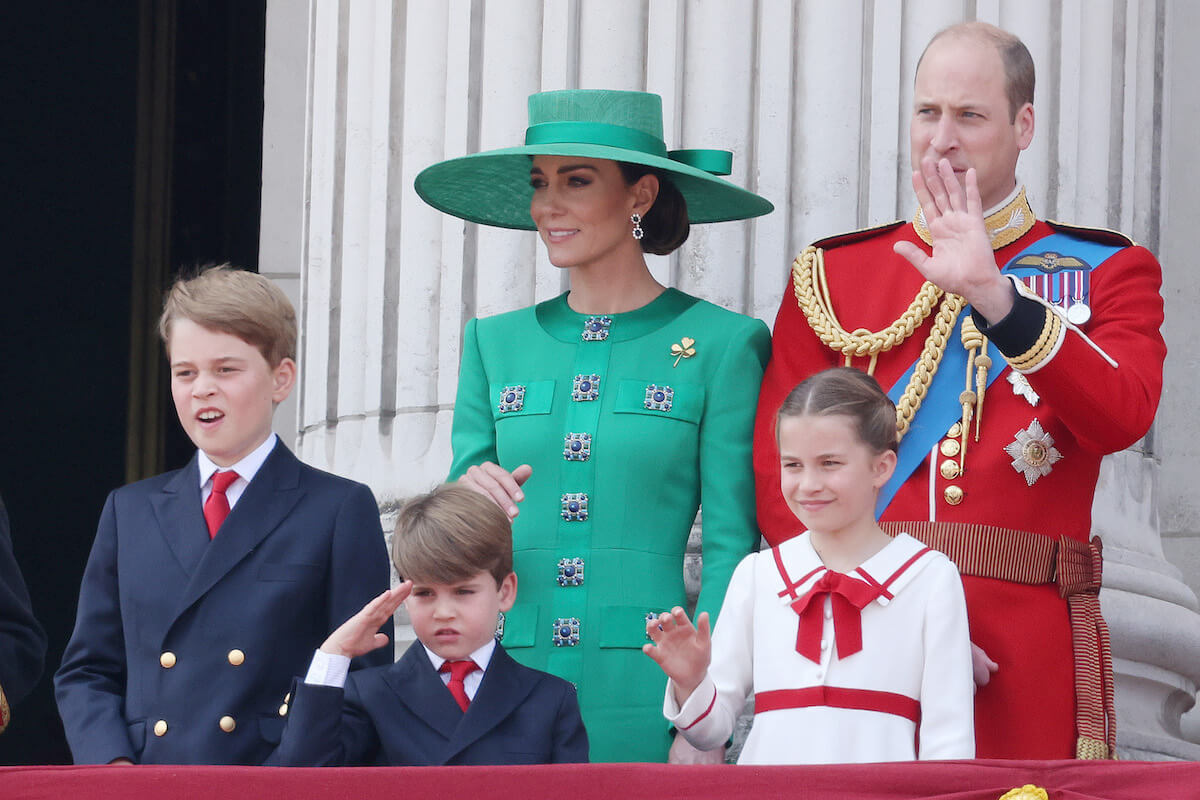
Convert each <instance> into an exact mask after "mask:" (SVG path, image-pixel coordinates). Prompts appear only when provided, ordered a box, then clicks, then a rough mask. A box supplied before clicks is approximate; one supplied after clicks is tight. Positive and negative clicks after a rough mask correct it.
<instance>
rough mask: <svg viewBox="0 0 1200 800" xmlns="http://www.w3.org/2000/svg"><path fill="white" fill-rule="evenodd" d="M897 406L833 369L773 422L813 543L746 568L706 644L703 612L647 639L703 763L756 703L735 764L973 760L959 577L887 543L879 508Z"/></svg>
mask: <svg viewBox="0 0 1200 800" xmlns="http://www.w3.org/2000/svg"><path fill="white" fill-rule="evenodd" d="M895 414H896V412H895V406H894V405H893V404H892V401H891V400H889V399H888V397H887V395H885V394H884V393H883V391H882V390H881V389H880V388H879V384H877V383H876V382H875V380H874V379H873V378H871V377H869V376H867V375H865V374H864V373H862V372H859V371H858V370H855V369H851V368H847V367H840V368H836V369H830V370H825V371H824V372H820V373H817V374H816V375H813V376H811V377H809V378H808V379H807V380H805V381H804V382H803V383H801V384H800V385H799V386H797V387H796V388H795V389H793V390H792V392H791V394H789V395H788V397H787V399H786V400H785V401H784V403H783V407H782V408H781V409H780V411H779V417H778V420H777V439H778V442H779V450H780V466H781V473H782V478H781V481H780V483H781V487H780V488H781V489H782V491H783V495H784V498H785V499H786V501H787V503H788V506H789V507H790V508H791V510H792V512H793V513H794V514H795V515H796V517H797V518H798V519H799V520H800V522H802V523H803V524H804V527H805V528H806V529H807V532H806V533H805V534H802V535H800V536H796V537H795V538H792V539H789V540H787V541H786V542H784V543H783V544H781V545H780V546H779V547H776V548H773V549H771V550H764V551H762V552H759V553H753V554H751V555H749V556H747V557H746V558H745V559H744V560H743V561H742V562H741V564H739V565H738V568H737V570H736V571H735V572H734V574H733V578H732V580H731V581H730V583H729V589H728V590H727V592H726V595H725V602H724V604H723V605H722V607H721V616H720V624H719V625H717V627H716V630H715V632H714V633H713V635H712V637H711V639H710V636H709V621H708V615H707V614H706V613H701V614H700V616H699V617H698V618H697V620H696V624H695V625H693V624H692V622H691V620H689V619H688V616H687V614H686V613H685V612H684V610H683V609H682V608H678V607H676V608H675V609H673V610H672V611H671V612H670V613H664V614H662V615H661V616H660V617H659V618H658V619H657V620H654V621H652V622H650V623H649V624H648V625H647V629H646V632H647V634H648V635H649V637H650V639H651V640H652V644H647V645H646V646H645V648H644V650H645V652H646V654H647V655H649V656H650V657H651V658H652V659H654V661H655V662H657V663H658V665H659V666H660V667H661V668H662V669H663V671H664V672H665V673H666V674H667V676H668V677H669V678H670V681H669V682H668V684H667V691H666V699H665V701H664V705H663V713H664V715H665V716H666V717H667V719H668V720H669V721H670V722H672V723H673V724H674V725H675V727H676V729H677V730H678V731H679V732H680V733H681V734H682V735H683V736H685V737H686V738H687V740H688V741H689V742H691V743H692V744H693V745H695V746H696V747H698V748H700V749H711V748H715V747H719V746H720V745H723V744H724V743H725V742H726V740H727V739H728V738H729V736H730V734H731V732H732V731H733V725H734V722H735V721H736V719H737V716H738V714H739V713H740V712H741V711H742V709H743V707H744V706H745V702H746V698H747V697H748V696H750V694H751V693H753V695H754V706H755V708H754V711H755V717H754V725H753V727H752V729H751V731H750V735H749V737H748V738H747V740H746V743H745V746H744V747H743V749H742V753H741V756H740V758H739V759H738V763H741V764H812V763H837V762H843V763H844V762H869V761H908V760H913V759H918V758H919V759H950V758H973V757H974V755H975V737H974V724H973V718H972V716H973V714H972V706H973V702H972V695H973V692H974V682H973V679H972V673H971V651H970V636H969V634H968V630H967V611H966V604H965V601H964V599H963V590H962V583H961V581H960V580H959V576H958V571H957V569H956V568H955V566H954V564H953V563H951V561H950V560H949V559H948V558H946V557H945V556H944V555H942V554H941V553H939V552H937V551H935V550H930V549H929V548H927V547H925V546H924V545H923V544H921V543H920V542H918V541H917V540H916V539H913V538H912V537H910V536H908V535H907V534H903V533H902V534H899V535H898V536H896V537H895V538H892V537H890V536H888V535H887V534H886V533H884V531H883V530H881V529H880V527H879V525H878V524H877V523H876V521H875V499H876V497H877V495H878V493H879V490H880V488H881V487H882V486H883V485H884V484H885V483H887V481H888V479H889V478H890V477H891V475H892V472H893V470H894V469H895V466H896V416H895Z"/></svg>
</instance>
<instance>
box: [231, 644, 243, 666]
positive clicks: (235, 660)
mask: <svg viewBox="0 0 1200 800" xmlns="http://www.w3.org/2000/svg"><path fill="white" fill-rule="evenodd" d="M228 658H229V663H230V664H233V665H234V666H235V667H240V666H241V665H242V663H243V662H244V661H245V660H246V654H245V653H243V652H242V651H241V650H238V649H237V648H234V649H233V650H230V651H229V656H228Z"/></svg>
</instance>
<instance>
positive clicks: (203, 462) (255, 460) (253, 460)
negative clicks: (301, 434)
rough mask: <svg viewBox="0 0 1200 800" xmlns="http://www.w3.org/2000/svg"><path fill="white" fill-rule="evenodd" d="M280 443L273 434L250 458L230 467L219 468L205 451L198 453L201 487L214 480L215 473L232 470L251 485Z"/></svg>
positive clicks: (197, 464) (247, 457)
mask: <svg viewBox="0 0 1200 800" xmlns="http://www.w3.org/2000/svg"><path fill="white" fill-rule="evenodd" d="M278 441H279V437H278V436H276V435H275V434H274V433H272V434H271V435H270V436H268V437H267V438H266V439H265V440H264V441H263V443H262V444H260V445H259V446H258V447H256V448H254V449H253V450H252V451H251V452H250V454H249V455H248V456H246V457H245V458H243V459H242V460H241V461H239V462H237V463H236V464H234V465H233V466H230V467H218V466H217V465H216V464H214V463H213V462H212V459H211V458H209V457H208V455H207V454H206V453H205V452H204V451H203V450H199V451H197V452H196V466H198V467H199V468H200V486H201V488H203V487H204V486H205V485H206V484H207V483H208V482H209V480H210V479H211V478H212V476H213V473H214V472H216V471H217V470H219V469H231V470H233V471H234V472H236V473H237V474H238V477H239V478H241V479H242V480H244V481H246V483H249V482H250V481H252V480H254V476H255V475H256V474H258V471H259V470H260V469H262V465H263V463H264V462H266V460H267V456H269V455H271V451H272V450H274V449H275V443H276V442H278Z"/></svg>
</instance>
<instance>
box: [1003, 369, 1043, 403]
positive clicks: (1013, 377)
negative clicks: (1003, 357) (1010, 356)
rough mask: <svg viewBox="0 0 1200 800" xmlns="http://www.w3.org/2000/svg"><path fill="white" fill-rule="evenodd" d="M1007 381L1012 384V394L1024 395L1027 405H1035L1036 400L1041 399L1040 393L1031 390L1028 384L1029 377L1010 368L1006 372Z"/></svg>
mask: <svg viewBox="0 0 1200 800" xmlns="http://www.w3.org/2000/svg"><path fill="white" fill-rule="evenodd" d="M1008 382H1009V383H1010V384H1012V390H1013V394H1015V395H1018V396H1020V397H1024V398H1025V399H1026V400H1028V401H1029V405H1031V406H1036V405H1037V404H1038V401H1039V400H1041V399H1042V397H1041V395H1039V394H1038V393H1037V392H1035V391H1034V390H1033V387H1032V386H1030V385H1029V378H1026V377H1025V376H1024V375H1022V374H1021V373H1019V372H1017V371H1015V370H1010V371H1009V373H1008Z"/></svg>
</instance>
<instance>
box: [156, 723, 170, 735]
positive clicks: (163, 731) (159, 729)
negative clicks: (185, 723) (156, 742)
mask: <svg viewBox="0 0 1200 800" xmlns="http://www.w3.org/2000/svg"><path fill="white" fill-rule="evenodd" d="M154 735H155V736H166V735H167V721H166V720H165V719H160V720H159V721H158V722H156V723H154Z"/></svg>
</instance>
